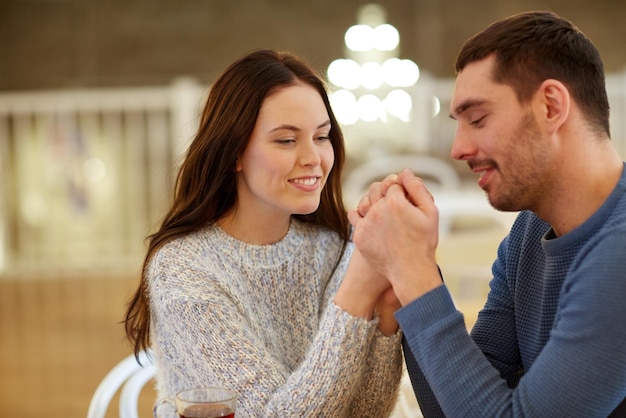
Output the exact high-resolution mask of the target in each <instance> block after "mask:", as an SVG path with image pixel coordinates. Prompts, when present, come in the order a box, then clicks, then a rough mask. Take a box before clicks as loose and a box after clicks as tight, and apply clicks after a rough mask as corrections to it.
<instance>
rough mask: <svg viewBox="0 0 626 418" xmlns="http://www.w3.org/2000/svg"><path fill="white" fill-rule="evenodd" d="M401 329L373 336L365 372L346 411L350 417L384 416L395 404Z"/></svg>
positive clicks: (399, 372)
mask: <svg viewBox="0 0 626 418" xmlns="http://www.w3.org/2000/svg"><path fill="white" fill-rule="evenodd" d="M401 340H402V332H401V331H399V330H398V332H397V333H395V334H394V335H391V336H385V335H383V334H382V333H381V332H380V331H378V330H376V331H375V336H374V339H373V341H372V344H371V346H370V349H369V353H368V355H367V357H366V359H365V373H364V376H363V378H362V379H361V382H360V384H359V387H358V388H357V392H356V396H355V398H354V401H353V402H352V404H351V406H350V410H349V411H348V415H347V416H349V417H363V418H366V417H373V418H374V417H386V416H389V415H390V414H391V412H392V411H393V408H394V407H395V404H396V400H397V395H398V389H399V387H400V380H401V378H402V354H401V350H400V344H401Z"/></svg>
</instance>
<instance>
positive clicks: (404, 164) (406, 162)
mask: <svg viewBox="0 0 626 418" xmlns="http://www.w3.org/2000/svg"><path fill="white" fill-rule="evenodd" d="M404 168H408V169H410V170H411V171H413V173H415V174H416V175H418V176H420V177H421V178H422V179H423V180H424V182H425V183H426V186H427V187H428V188H429V189H432V190H458V189H459V187H460V183H461V181H460V179H459V175H458V174H457V172H456V170H455V169H454V167H452V166H451V165H450V164H448V163H447V162H445V161H443V160H440V159H438V158H435V157H431V156H429V155H421V154H405V155H388V156H383V157H379V158H374V159H372V160H369V161H366V162H364V163H362V164H361V165H359V166H357V167H356V168H354V169H353V170H352V171H350V172H349V173H348V174H347V175H346V178H345V181H344V182H343V190H344V200H345V202H344V203H345V204H346V206H347V207H349V208H353V207H355V206H356V205H357V204H358V203H359V199H361V197H363V196H364V195H365V194H366V193H367V190H368V188H369V185H370V184H371V183H373V182H375V181H380V180H382V179H384V178H385V177H386V176H387V175H388V174H392V173H398V172H399V171H401V170H402V169H404Z"/></svg>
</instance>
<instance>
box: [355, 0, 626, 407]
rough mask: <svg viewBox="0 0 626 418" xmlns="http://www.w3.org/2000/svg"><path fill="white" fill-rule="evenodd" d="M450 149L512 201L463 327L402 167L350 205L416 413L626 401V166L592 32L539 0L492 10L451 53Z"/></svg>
mask: <svg viewBox="0 0 626 418" xmlns="http://www.w3.org/2000/svg"><path fill="white" fill-rule="evenodd" d="M456 70H457V80H456V84H455V90H454V96H453V99H452V101H451V105H450V112H451V117H452V118H454V119H455V120H456V121H457V131H456V135H455V138H454V143H453V145H452V150H451V155H452V157H453V158H455V159H458V160H463V161H466V162H467V164H468V166H469V167H470V169H471V170H472V171H473V172H475V173H476V174H477V175H478V177H479V179H478V185H479V186H480V187H481V188H482V189H483V190H484V191H485V193H486V195H487V197H488V199H489V201H490V203H491V204H492V205H493V206H494V207H495V208H496V209H498V210H503V211H521V212H520V214H519V216H518V218H517V220H516V222H515V224H514V225H513V227H512V228H511V231H510V233H509V235H508V236H507V237H506V238H505V239H504V240H503V241H502V243H501V244H500V246H499V249H498V254H497V258H496V260H495V262H494V264H493V267H492V273H493V279H492V281H491V284H490V292H489V295H488V298H487V301H486V303H485V306H484V308H483V310H482V311H481V313H480V314H479V316H478V320H477V322H476V324H475V326H474V328H473V329H472V332H471V335H468V333H467V331H466V328H465V325H464V322H463V318H462V315H461V313H460V312H458V311H457V310H456V308H455V307H454V304H453V302H452V299H451V297H450V294H449V292H448V290H447V289H446V287H445V285H444V284H443V283H442V280H441V277H440V275H439V271H438V268H437V264H436V260H435V250H436V246H437V239H438V237H437V230H438V228H437V223H438V212H437V208H436V206H435V205H436V202H434V201H433V199H432V197H431V195H430V194H429V193H428V191H427V190H426V189H425V187H424V185H423V183H422V182H421V180H420V179H418V178H416V177H414V176H413V175H412V174H411V173H410V172H409V171H408V170H405V171H403V172H402V173H400V174H399V175H398V176H390V177H388V179H386V180H385V181H383V182H382V183H377V184H374V185H373V186H372V187H371V188H370V193H369V195H368V196H366V198H364V199H362V200H361V202H360V204H359V207H358V209H357V210H355V211H351V212H350V213H349V218H350V221H351V223H352V224H353V225H354V226H355V231H354V236H353V237H354V241H355V244H356V246H357V247H358V248H359V249H360V250H361V252H362V253H363V254H364V255H365V256H366V258H367V259H368V260H369V263H370V265H371V266H372V267H373V268H374V269H375V270H377V271H378V272H379V273H381V274H382V275H384V276H385V277H386V278H387V280H389V283H390V285H391V286H392V288H393V291H394V292H395V294H396V296H397V298H398V300H399V301H400V303H401V304H402V305H403V307H402V308H400V309H399V310H398V311H397V312H396V315H395V316H396V318H397V320H398V322H399V324H400V326H401V328H402V330H403V332H404V336H405V341H404V344H405V347H404V348H405V359H406V363H407V368H408V371H409V374H410V376H411V381H412V384H413V388H414V390H415V393H416V396H417V398H418V400H419V403H420V406H421V408H422V412H423V413H424V415H425V416H426V417H430V416H448V417H459V416H464V417H501V416H534V417H606V416H608V415H610V414H612V415H611V416H626V402H624V399H625V398H626V325H624V318H626V196H625V192H626V174H625V172H624V163H623V161H622V158H621V157H620V156H619V154H618V153H617V152H616V150H615V149H614V147H613V146H612V143H611V141H610V134H609V105H608V100H607V96H606V90H605V85H604V69H603V64H602V61H601V59H600V57H599V54H598V51H597V50H596V48H595V47H594V46H593V44H592V43H591V42H590V41H589V40H588V39H587V38H586V37H585V36H584V35H583V34H582V33H581V32H580V31H579V30H578V29H577V28H576V27H574V26H573V25H572V24H571V23H570V22H568V21H567V20H565V19H563V18H561V17H559V16H557V15H555V14H553V13H549V12H529V13H523V14H519V15H515V16H512V17H509V18H506V19H503V20H501V21H498V22H496V23H494V24H492V25H491V26H489V27H487V28H486V29H484V30H483V31H482V32H480V33H478V34H477V35H475V36H474V37H473V38H471V39H469V40H468V41H467V42H466V44H465V45H464V46H463V48H462V50H461V52H460V54H459V57H458V60H457V64H456Z"/></svg>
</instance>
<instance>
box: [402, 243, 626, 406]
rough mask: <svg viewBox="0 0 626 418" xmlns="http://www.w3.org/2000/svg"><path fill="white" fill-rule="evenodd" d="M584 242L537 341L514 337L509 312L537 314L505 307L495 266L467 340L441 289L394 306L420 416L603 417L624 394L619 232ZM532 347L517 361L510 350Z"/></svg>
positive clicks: (625, 331) (509, 301) (625, 289)
mask: <svg viewBox="0 0 626 418" xmlns="http://www.w3.org/2000/svg"><path fill="white" fill-rule="evenodd" d="M588 248H590V249H589V250H587V251H582V252H581V254H579V256H578V258H577V259H576V261H575V262H574V263H572V265H571V266H570V268H569V271H568V274H567V275H566V279H565V281H564V283H563V286H562V292H561V295H560V297H559V300H558V306H557V309H556V315H554V324H553V325H552V327H551V329H550V333H549V338H548V340H547V342H546V343H545V345H543V346H541V344H542V343H540V342H539V341H538V339H537V340H535V338H534V337H533V336H532V335H530V336H528V335H527V336H525V337H524V338H525V340H524V341H522V342H521V343H520V337H519V336H518V335H517V333H516V320H515V318H516V316H519V315H522V316H526V317H527V319H526V320H528V319H532V318H533V315H540V314H541V312H532V311H525V312H517V311H514V310H513V302H514V299H513V298H512V296H511V295H510V294H509V290H510V289H509V290H507V286H508V285H509V284H510V283H508V282H507V281H506V277H505V274H504V272H505V270H506V269H505V266H503V265H499V264H498V263H496V264H495V265H494V270H493V271H494V279H493V280H492V284H491V288H492V290H491V291H490V295H489V299H488V301H487V304H486V307H485V309H484V310H483V311H482V312H481V314H480V315H479V319H478V321H477V324H476V327H478V330H477V329H476V327H475V329H474V331H473V336H474V338H472V337H470V335H469V334H468V333H467V330H466V327H465V324H464V322H463V318H462V315H461V313H460V312H458V311H457V310H456V308H455V306H454V304H453V301H452V298H451V296H450V294H449V292H448V290H447V288H446V287H445V286H440V287H439V288H437V289H435V290H433V291H431V292H429V293H427V294H426V295H424V296H422V297H421V298H419V299H417V300H415V301H413V302H412V303H410V304H408V305H407V306H405V307H403V308H402V309H400V310H399V311H398V312H397V314H396V317H397V319H398V321H399V323H400V326H401V327H402V330H403V332H404V335H405V338H406V345H407V346H408V350H407V351H410V356H409V355H408V353H407V368H408V370H409V374H410V375H411V378H412V382H413V384H414V389H415V392H416V396H417V398H418V399H420V402H422V400H426V401H427V402H426V403H421V404H420V406H421V407H422V408H423V413H424V416H426V417H430V416H442V413H443V414H445V416H450V417H456V416H465V417H485V416H489V417H508V416H510V417H522V416H541V417H563V416H585V417H596V416H597V417H606V416H607V415H609V413H610V412H611V411H612V410H613V409H614V408H615V407H616V406H617V405H618V404H619V403H620V402H621V401H622V400H623V399H624V397H625V396H626V364H625V363H624V362H623V361H621V359H622V358H623V354H624V352H625V350H626V327H624V326H623V323H622V318H624V317H626V303H624V300H625V298H626V280H624V273H623V272H624V271H626V257H624V255H623V254H625V253H626V236H625V233H620V232H613V233H611V234H607V236H605V237H602V239H598V241H597V242H595V243H594V245H593V246H589V247H588ZM500 255H502V254H500ZM499 259H500V260H502V259H501V258H500V257H499ZM548 277H549V275H548ZM555 303H557V302H555ZM544 305H546V303H544V302H543V301H537V303H535V304H534V305H532V306H535V307H536V309H537V311H540V310H541V307H542V306H544ZM533 344H539V345H540V347H539V348H538V349H537V352H538V355H537V356H536V358H534V359H533V362H532V364H530V365H528V364H527V365H525V366H524V365H523V361H522V360H521V355H520V348H519V347H520V346H524V347H525V349H528V350H531V349H532V348H533V347H532V345H533ZM405 348H406V347H405ZM413 357H414V361H413V359H412V358H413ZM431 390H432V392H431ZM432 393H435V394H436V400H435V398H434V397H433V396H432ZM439 408H440V409H439Z"/></svg>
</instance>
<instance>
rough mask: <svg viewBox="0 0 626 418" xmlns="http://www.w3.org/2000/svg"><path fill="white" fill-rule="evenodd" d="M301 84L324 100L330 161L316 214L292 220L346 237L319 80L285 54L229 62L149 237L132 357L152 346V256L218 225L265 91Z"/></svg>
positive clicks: (132, 326)
mask: <svg viewBox="0 0 626 418" xmlns="http://www.w3.org/2000/svg"><path fill="white" fill-rule="evenodd" d="M298 81H300V82H303V83H306V84H308V85H310V86H312V87H314V88H315V89H316V90H317V91H318V92H319V94H320V96H321V97H322V99H323V101H324V105H325V106H326V110H327V111H328V116H329V118H330V121H331V130H330V133H329V137H330V140H331V143H332V146H333V150H334V154H335V161H334V165H333V168H332V170H331V172H330V174H329V177H328V181H327V184H326V185H325V187H324V189H323V191H322V195H321V200H320V205H319V207H318V209H317V210H316V211H315V212H313V213H311V214H308V215H293V216H294V217H296V218H298V219H300V220H302V221H304V222H311V223H315V224H319V225H322V226H325V227H327V228H329V229H331V230H333V231H335V232H337V233H338V234H339V236H340V237H341V238H342V239H343V241H344V248H345V243H346V242H347V241H348V239H349V224H348V221H347V218H346V216H345V215H346V211H345V208H344V206H343V200H342V194H341V173H342V169H343V165H344V160H345V148H344V141H343V134H342V132H341V129H340V127H339V125H338V123H337V120H336V119H335V116H334V114H333V112H332V109H331V107H330V103H329V100H328V95H327V93H326V86H325V83H324V82H323V81H322V79H321V78H320V77H319V76H318V75H316V73H315V72H314V71H313V70H312V69H311V68H310V67H309V66H308V65H307V64H306V63H304V62H303V61H302V60H300V59H299V58H297V57H296V56H294V55H293V54H291V53H286V52H278V51H272V50H256V51H252V52H250V53H248V54H247V55H245V56H243V57H242V58H240V59H239V60H237V61H236V62H234V63H233V64H231V65H230V66H229V67H228V68H227V69H226V70H225V71H224V72H223V73H222V75H221V76H220V77H219V78H218V79H217V80H216V82H215V84H213V86H212V87H211V89H210V92H209V96H208V99H207V102H206V105H205V106H204V110H203V113H202V117H201V121H200V126H199V129H198V131H197V133H196V135H195V137H194V139H193V141H192V143H191V144H190V146H189V149H188V151H187V154H186V156H185V159H184V161H183V163H182V165H181V167H180V170H179V172H178V176H177V178H176V187H175V191H174V200H173V204H172V206H171V208H170V209H169V211H168V212H167V214H166V215H165V218H164V220H163V221H162V223H161V226H160V228H159V230H158V231H157V232H156V233H154V234H152V235H150V236H149V237H148V241H149V245H148V250H147V254H146V257H145V259H144V263H143V268H142V274H141V282H140V284H139V287H138V289H137V290H136V292H135V294H134V296H133V297H132V298H131V300H130V301H129V304H128V307H127V311H126V316H125V320H124V324H125V330H126V335H127V337H128V339H129V340H130V342H131V344H132V345H133V347H134V352H135V355H137V354H138V353H139V352H140V351H141V350H144V349H147V348H148V347H149V346H150V303H149V295H148V286H147V282H146V269H147V266H148V263H149V261H150V258H151V257H152V256H153V255H154V253H155V252H156V251H157V250H158V249H159V248H161V247H162V246H163V245H164V244H165V243H167V242H169V241H172V240H173V239H175V238H178V237H181V236H184V235H187V234H189V233H191V232H193V231H196V230H198V229H200V228H203V227H205V226H207V225H209V224H211V223H214V222H216V221H217V220H219V219H220V218H221V217H222V216H224V215H225V214H226V213H227V212H228V210H229V209H231V208H232V207H233V206H234V205H235V204H236V200H237V187H236V184H237V176H236V172H235V163H236V159H237V157H238V156H239V155H241V153H243V151H244V149H245V148H246V146H247V144H248V141H249V139H250V136H251V134H252V130H253V129H254V125H255V123H256V119H257V116H258V113H259V110H260V108H261V105H262V103H263V100H264V99H265V97H266V96H267V95H268V94H271V93H272V92H274V91H275V90H276V89H278V88H282V87H286V86H290V85H293V84H295V83H296V82H298Z"/></svg>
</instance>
